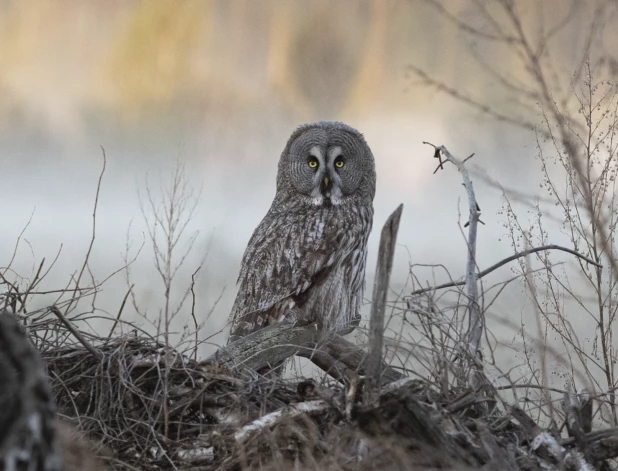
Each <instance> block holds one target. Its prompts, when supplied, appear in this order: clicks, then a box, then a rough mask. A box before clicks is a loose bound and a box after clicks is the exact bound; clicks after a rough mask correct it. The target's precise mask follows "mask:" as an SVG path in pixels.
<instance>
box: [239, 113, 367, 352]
mask: <svg viewBox="0 0 618 471" xmlns="http://www.w3.org/2000/svg"><path fill="white" fill-rule="evenodd" d="M375 188H376V172H375V163H374V158H373V154H372V153H371V150H370V149H369V146H368V145H367V143H366V142H365V139H364V137H363V135H362V134H361V133H360V132H358V131H357V130H356V129H354V128H351V127H350V126H347V125H346V124H343V123H338V122H326V121H322V122H317V123H313V124H305V125H303V126H300V127H299V128H298V129H296V131H294V133H293V134H292V136H291V137H290V139H289V140H288V143H287V145H286V146H285V149H284V150H283V153H282V154H281V158H280V160H279V168H278V172H277V191H276V194H275V199H274V201H273V203H272V205H271V207H270V210H269V211H268V213H267V214H266V216H265V217H264V219H263V220H262V222H261V223H260V224H259V226H258V227H257V228H256V229H255V231H254V232H253V235H252V236H251V240H250V241H249V245H248V246H247V249H246V251H245V254H244V256H243V260H242V266H241V270H240V276H239V278H238V282H239V283H240V288H239V291H238V295H237V296H236V301H235V302H234V307H233V308H232V313H231V320H232V327H231V332H230V337H229V340H228V342H233V341H234V340H237V339H239V338H241V337H244V336H246V335H248V334H250V333H252V332H255V331H257V330H259V329H262V328H264V327H266V326H268V325H271V324H274V323H277V322H281V321H286V322H295V321H312V322H313V321H316V322H318V323H320V324H321V326H322V328H324V329H329V330H333V331H335V332H338V333H340V334H346V333H349V332H351V331H352V330H353V329H354V327H355V326H357V325H358V322H359V320H360V306H361V301H362V298H363V291H364V285H365V265H366V262H367V239H368V238H369V233H370V232H371V225H372V222H373V197H374V194H375Z"/></svg>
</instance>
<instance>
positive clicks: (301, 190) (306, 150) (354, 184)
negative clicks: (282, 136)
mask: <svg viewBox="0 0 618 471" xmlns="http://www.w3.org/2000/svg"><path fill="white" fill-rule="evenodd" d="M375 186H376V171H375V162H374V159H373V154H372V153H371V149H369V146H368V145H367V142H365V138H364V137H363V135H362V134H361V133H360V132H358V131H357V130H356V129H354V128H352V127H350V126H348V125H346V124H343V123H338V122H330V121H320V122H317V123H312V124H305V125H302V126H300V127H299V128H298V129H296V131H294V133H293V134H292V136H291V137H290V139H289V140H288V143H287V145H286V147H285V149H284V151H283V154H281V160H280V161H279V171H278V175H277V194H278V195H279V196H285V197H290V196H295V197H297V198H300V199H301V200H303V201H305V202H307V203H309V204H312V205H315V206H321V205H344V204H346V203H350V202H355V203H361V204H371V202H372V201H373V197H374V194H375Z"/></svg>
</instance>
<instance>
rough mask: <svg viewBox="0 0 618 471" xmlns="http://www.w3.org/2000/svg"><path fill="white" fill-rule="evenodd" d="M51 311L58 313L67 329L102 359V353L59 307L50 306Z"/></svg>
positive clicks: (96, 356) (93, 354)
mask: <svg viewBox="0 0 618 471" xmlns="http://www.w3.org/2000/svg"><path fill="white" fill-rule="evenodd" d="M48 309H49V311H50V312H51V313H53V314H55V315H56V317H57V318H58V319H60V321H61V322H62V323H63V324H64V325H65V327H66V328H67V330H68V331H69V332H71V334H73V336H74V337H75V338H76V339H77V340H78V341H79V343H81V344H82V345H83V346H84V348H85V349H86V350H88V351H89V352H90V354H91V355H92V356H93V357H94V358H96V359H97V360H100V359H101V354H100V353H99V352H98V351H97V350H96V349H95V348H94V347H93V346H92V345H90V343H89V342H88V341H87V340H86V339H85V338H84V336H83V335H82V334H81V332H80V331H79V330H77V329H76V328H75V326H73V324H72V323H71V321H70V320H68V319H67V318H66V317H65V316H64V315H63V314H62V313H61V312H60V309H58V308H57V307H56V306H50V307H49V308H48Z"/></svg>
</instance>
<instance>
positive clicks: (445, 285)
mask: <svg viewBox="0 0 618 471" xmlns="http://www.w3.org/2000/svg"><path fill="white" fill-rule="evenodd" d="M545 250H561V251H563V252H567V253H570V254H572V255H575V256H576V257H579V258H581V259H582V260H584V261H586V262H587V263H590V264H591V265H594V266H596V267H599V268H603V265H601V264H600V263H597V262H595V261H594V260H592V259H590V258H588V257H586V256H585V255H582V254H580V253H579V252H576V251H575V250H573V249H569V248H568V247H563V246H561V245H556V244H549V245H543V246H541V247H534V248H531V249H528V250H522V251H521V252H517V253H516V254H514V255H511V256H510V257H506V258H504V259H502V260H500V261H499V262H497V263H495V264H493V265H492V266H490V267H489V268H486V269H485V270H483V271H480V272H479V273H478V275H477V279H481V278H483V277H484V276H486V275H489V274H490V273H491V272H493V271H495V270H497V269H498V268H500V267H501V266H503V265H506V264H507V263H509V262H512V261H513V260H517V259H518V258H522V257H526V256H528V255H530V254H533V253H536V252H543V251H545ZM465 284H466V281H465V280H464V281H451V282H449V283H443V284H441V285H437V286H431V287H429V288H421V289H417V290H414V291H412V292H411V293H410V294H409V296H416V295H419V294H424V293H427V292H429V291H436V290H439V289H445V288H453V287H455V286H463V285H465Z"/></svg>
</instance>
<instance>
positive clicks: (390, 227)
mask: <svg viewBox="0 0 618 471" xmlns="http://www.w3.org/2000/svg"><path fill="white" fill-rule="evenodd" d="M402 211H403V204H400V205H399V207H398V208H397V209H396V210H395V211H394V212H393V214H391V215H390V217H389V218H388V219H387V220H386V223H385V224H384V227H383V228H382V234H381V236H380V248H379V250H378V263H377V267H376V276H375V281H374V284H373V301H372V304H371V317H370V320H369V353H368V355H367V362H366V365H367V366H366V376H365V392H364V400H365V403H366V404H377V402H378V400H379V398H380V385H381V375H382V347H383V345H384V315H385V312H386V300H387V296H388V286H389V281H390V276H391V271H392V269H393V258H394V256H395V244H396V242H397V231H398V230H399V221H400V220H401V213H402Z"/></svg>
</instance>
